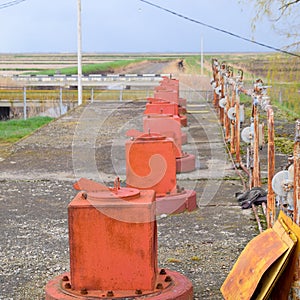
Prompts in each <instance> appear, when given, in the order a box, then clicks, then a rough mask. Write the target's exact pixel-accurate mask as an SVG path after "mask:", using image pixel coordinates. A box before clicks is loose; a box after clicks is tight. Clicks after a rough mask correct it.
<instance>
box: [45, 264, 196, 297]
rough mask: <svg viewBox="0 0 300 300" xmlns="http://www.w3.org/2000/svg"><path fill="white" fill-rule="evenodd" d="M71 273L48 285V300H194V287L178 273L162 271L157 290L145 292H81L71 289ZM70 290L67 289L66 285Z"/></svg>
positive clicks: (53, 280)
mask: <svg viewBox="0 0 300 300" xmlns="http://www.w3.org/2000/svg"><path fill="white" fill-rule="evenodd" d="M66 278H68V279H69V278H70V275H69V273H64V274H62V275H59V276H57V277H55V278H54V279H52V280H51V281H49V282H48V284H47V285H46V289H45V290H46V298H45V299H46V300H75V299H78V298H80V299H82V300H85V299H86V300H88V299H120V298H127V297H130V298H131V299H152V300H170V299H180V300H192V299H193V286H192V283H191V282H190V280H189V279H188V278H186V277H185V276H183V275H181V274H179V273H178V272H175V271H171V270H166V269H161V270H160V272H159V275H158V276H157V281H156V284H155V289H154V290H152V291H145V290H141V289H136V290H129V291H119V290H114V291H112V290H108V291H103V290H97V291H96V290H87V289H81V290H79V291H76V290H73V289H71V282H70V281H66ZM63 283H64V284H65V285H68V287H69V288H66V287H65V285H64V284H63Z"/></svg>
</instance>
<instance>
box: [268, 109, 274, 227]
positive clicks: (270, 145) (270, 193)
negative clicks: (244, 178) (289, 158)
mask: <svg viewBox="0 0 300 300" xmlns="http://www.w3.org/2000/svg"><path fill="white" fill-rule="evenodd" d="M267 114H268V196H267V224H268V228H271V227H272V226H273V224H274V222H275V193H274V191H273V188H272V179H273V177H274V175H275V143H274V136H275V134H274V112H273V109H272V107H269V109H268V110H267Z"/></svg>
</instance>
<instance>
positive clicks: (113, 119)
mask: <svg viewBox="0 0 300 300" xmlns="http://www.w3.org/2000/svg"><path fill="white" fill-rule="evenodd" d="M198 90H199V87H197V82H193V83H192V84H190V83H189V82H184V83H182V84H181V96H182V97H186V98H187V99H188V111H189V114H188V123H189V126H188V127H187V128H185V129H184V130H185V131H186V132H187V134H188V142H189V143H188V144H187V145H184V147H183V150H184V151H186V152H189V153H194V154H195V155H196V158H197V170H196V171H194V172H191V173H186V174H178V177H177V182H178V184H179V185H180V186H183V187H185V188H186V189H193V190H195V191H196V192H197V202H198V206H199V208H198V209H197V210H196V211H194V212H191V213H183V214H179V215H172V216H166V215H162V216H159V218H158V241H159V267H164V268H168V269H172V270H175V271H178V272H180V273H182V274H184V275H185V276H187V277H188V278H190V280H191V281H192V282H193V286H194V293H195V299H213V300H216V299H222V296H221V294H220V291H219V289H220V286H221V285H222V283H223V281H224V279H225V278H226V276H227V274H228V272H229V270H230V269H231V267H232V265H233V263H234V262H235V260H236V258H237V257H238V255H239V253H240V252H241V250H242V249H243V248H244V246H245V245H246V244H247V242H248V241H249V240H250V239H252V238H253V236H255V235H257V231H256V224H255V222H254V220H253V217H252V213H251V211H248V210H241V208H240V207H239V205H238V203H237V202H236V199H235V197H234V194H235V192H237V191H240V190H242V185H241V183H240V181H239V177H238V176H237V174H236V173H235V172H234V171H233V169H232V166H231V164H230V161H229V159H228V156H227V153H226V150H225V147H224V143H223V137H222V131H221V129H220V126H219V124H218V120H217V117H216V115H215V113H214V111H213V110H212V108H211V105H210V104H209V103H208V102H207V99H206V98H205V97H202V95H201V93H199V92H198ZM144 108H145V102H113V103H112V102H94V103H92V104H88V105H85V106H82V107H78V108H77V109H75V110H73V111H71V112H69V113H68V114H66V115H65V116H63V117H61V118H59V119H58V120H55V121H54V122H52V123H50V124H49V125H47V126H45V127H43V128H41V129H40V130H38V131H37V132H35V133H34V134H33V135H31V136H29V137H27V138H26V139H23V140H22V141H20V142H18V143H17V144H16V145H14V147H13V152H12V153H11V155H10V156H9V157H7V158H6V159H5V160H3V161H1V162H0V170H1V173H0V190H1V194H0V228H1V235H0V245H1V246H0V247H1V251H0V299H14V300H17V299H20V300H21V299H22V300H24V299H28V300H29V299H30V300H33V299H43V295H44V290H43V289H44V286H45V285H46V283H47V282H48V281H49V280H50V279H51V278H53V277H54V276H55V275H58V274H61V273H62V272H64V271H66V270H68V269H69V261H68V227H67V210H66V207H67V205H68V203H69V202H70V200H71V199H72V198H73V197H74V195H75V194H76V191H74V189H73V187H72V184H73V182H74V181H75V180H76V179H78V178H80V177H88V178H91V179H94V180H96V181H99V182H104V183H106V184H112V182H113V180H114V179H115V177H116V176H120V177H121V179H122V180H125V156H124V155H125V154H124V153H125V150H124V143H125V141H126V136H125V132H126V131H127V130H128V129H131V128H135V129H139V130H141V128H142V113H143V110H144Z"/></svg>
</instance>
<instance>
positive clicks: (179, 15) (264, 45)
mask: <svg viewBox="0 0 300 300" xmlns="http://www.w3.org/2000/svg"><path fill="white" fill-rule="evenodd" d="M139 1H141V2H144V3H146V4H148V5H151V6H153V7H156V8H158V9H160V10H164V11H166V12H168V13H170V14H172V15H175V16H177V17H179V18H182V19H185V20H187V21H190V22H193V23H196V24H199V25H202V26H205V27H208V28H211V29H213V30H216V31H219V32H222V33H225V34H227V35H231V36H233V37H236V38H238V39H241V40H244V41H247V42H250V43H253V44H256V45H259V46H262V47H265V48H268V49H272V50H275V51H277V52H281V53H285V54H288V55H292V56H296V57H299V58H300V55H298V54H296V53H293V52H289V51H286V50H282V49H280V48H276V47H273V46H270V45H267V44H264V43H260V42H257V41H254V40H251V39H249V38H246V37H243V36H241V35H239V34H236V33H233V32H230V31H228V30H225V29H221V28H218V27H216V26H212V25H209V24H206V23H204V22H201V21H198V20H195V19H192V18H190V17H187V16H184V15H182V14H180V13H177V12H175V11H172V10H170V9H167V8H165V7H162V6H160V5H157V4H154V3H152V2H149V1H146V0H139Z"/></svg>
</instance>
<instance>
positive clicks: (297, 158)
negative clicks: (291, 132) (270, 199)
mask: <svg viewBox="0 0 300 300" xmlns="http://www.w3.org/2000/svg"><path fill="white" fill-rule="evenodd" d="M299 206H300V120H297V121H296V130H295V144H294V222H295V223H296V224H297V225H299Z"/></svg>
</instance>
